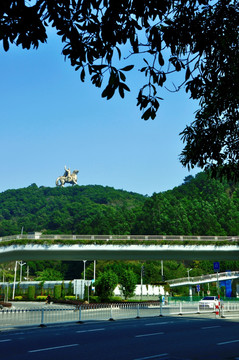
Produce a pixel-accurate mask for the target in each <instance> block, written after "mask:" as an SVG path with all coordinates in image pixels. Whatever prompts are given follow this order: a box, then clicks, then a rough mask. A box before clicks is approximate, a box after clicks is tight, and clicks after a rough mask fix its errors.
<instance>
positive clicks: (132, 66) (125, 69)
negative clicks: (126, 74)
mask: <svg viewBox="0 0 239 360" xmlns="http://www.w3.org/2000/svg"><path fill="white" fill-rule="evenodd" d="M133 68H134V65H128V66H125V67H124V68H122V69H120V70H122V71H130V70H132V69H133Z"/></svg>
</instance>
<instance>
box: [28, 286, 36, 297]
mask: <svg viewBox="0 0 239 360" xmlns="http://www.w3.org/2000/svg"><path fill="white" fill-rule="evenodd" d="M35 294H36V288H35V286H34V285H30V286H28V299H29V300H34V299H35Z"/></svg>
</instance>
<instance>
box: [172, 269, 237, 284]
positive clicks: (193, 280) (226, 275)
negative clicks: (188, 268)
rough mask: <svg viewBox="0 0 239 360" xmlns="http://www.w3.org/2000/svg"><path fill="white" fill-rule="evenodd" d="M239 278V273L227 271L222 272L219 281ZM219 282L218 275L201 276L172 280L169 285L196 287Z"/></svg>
mask: <svg viewBox="0 0 239 360" xmlns="http://www.w3.org/2000/svg"><path fill="white" fill-rule="evenodd" d="M238 277H239V271H227V272H221V273H218V280H219V281H223V280H230V279H236V278H238ZM213 281H217V274H216V273H214V274H207V275H201V276H194V277H185V278H179V279H172V280H167V282H168V284H169V285H170V286H171V287H173V286H179V285H182V284H184V285H189V284H190V285H195V284H201V283H205V282H213Z"/></svg>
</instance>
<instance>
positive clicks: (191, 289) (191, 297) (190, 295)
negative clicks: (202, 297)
mask: <svg viewBox="0 0 239 360" xmlns="http://www.w3.org/2000/svg"><path fill="white" fill-rule="evenodd" d="M189 300H190V301H192V300H193V288H192V285H189Z"/></svg>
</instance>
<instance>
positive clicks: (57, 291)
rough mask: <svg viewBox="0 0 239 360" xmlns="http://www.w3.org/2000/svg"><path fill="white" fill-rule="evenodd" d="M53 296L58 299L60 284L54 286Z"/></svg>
mask: <svg viewBox="0 0 239 360" xmlns="http://www.w3.org/2000/svg"><path fill="white" fill-rule="evenodd" d="M54 298H55V299H60V298H61V285H55V286H54Z"/></svg>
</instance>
